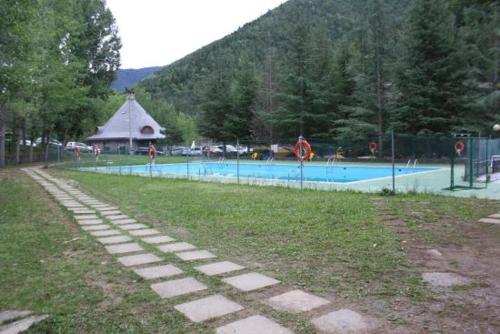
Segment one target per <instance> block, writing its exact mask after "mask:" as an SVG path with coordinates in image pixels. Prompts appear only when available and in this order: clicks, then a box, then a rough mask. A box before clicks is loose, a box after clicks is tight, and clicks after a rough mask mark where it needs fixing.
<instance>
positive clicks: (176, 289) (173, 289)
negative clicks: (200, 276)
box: [151, 277, 208, 298]
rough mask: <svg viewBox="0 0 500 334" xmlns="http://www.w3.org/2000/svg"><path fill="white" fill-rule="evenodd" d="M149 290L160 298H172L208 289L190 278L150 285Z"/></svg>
mask: <svg viewBox="0 0 500 334" xmlns="http://www.w3.org/2000/svg"><path fill="white" fill-rule="evenodd" d="M151 289H153V290H154V292H156V293H157V294H158V295H159V296H160V297H161V298H173V297H177V296H182V295H186V294H189V293H193V292H198V291H203V290H206V289H208V287H207V286H206V285H205V284H203V283H201V282H199V281H197V280H196V279H194V278H192V277H186V278H180V279H176V280H171V281H166V282H160V283H155V284H151Z"/></svg>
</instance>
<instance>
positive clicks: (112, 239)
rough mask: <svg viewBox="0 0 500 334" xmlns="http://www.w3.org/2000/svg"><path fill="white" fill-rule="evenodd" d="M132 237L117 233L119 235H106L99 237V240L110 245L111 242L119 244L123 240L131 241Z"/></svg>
mask: <svg viewBox="0 0 500 334" xmlns="http://www.w3.org/2000/svg"><path fill="white" fill-rule="evenodd" d="M131 240H132V238H131V237H127V236H126V235H117V236H111V237H104V238H98V239H97V241H99V242H100V243H101V244H105V245H109V244H119V243H121V242H127V241H131Z"/></svg>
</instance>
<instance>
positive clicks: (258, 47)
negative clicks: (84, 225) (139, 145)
mask: <svg viewBox="0 0 500 334" xmlns="http://www.w3.org/2000/svg"><path fill="white" fill-rule="evenodd" d="M498 7H499V6H498V4H497V3H496V2H493V1H472V0H470V1H469V0H446V1H438V2H436V1H423V0H412V1H410V0H406V1H396V0H374V1H367V0H362V1H353V0H338V1H331V0H313V1H311V0H290V1H288V2H286V3H285V4H284V5H282V6H280V7H278V8H277V9H275V10H273V11H270V12H268V13H267V14H266V15H264V16H262V17H261V18H259V19H257V20H255V21H254V22H251V23H249V24H247V25H245V26H243V27H242V28H241V29H239V30H238V31H236V32H235V33H233V34H231V35H229V36H226V37H225V38H223V39H221V40H219V41H216V42H214V43H212V44H210V45H208V46H206V47H204V48H202V49H200V50H198V51H196V52H194V53H192V54H191V55H189V56H187V57H185V58H183V59H181V60H179V61H177V62H175V63H173V64H171V65H169V66H166V67H164V68H162V69H161V70H160V71H159V72H158V74H157V75H155V76H153V77H150V78H148V79H146V80H144V81H142V82H141V83H140V86H141V87H143V88H144V89H145V90H146V91H148V92H150V93H151V95H152V97H153V99H155V100H165V101H169V102H170V103H172V104H173V105H174V107H175V108H176V109H177V110H179V111H181V112H184V113H186V114H189V115H196V117H198V116H200V117H199V118H198V119H199V120H200V122H199V128H200V133H201V134H202V135H204V136H206V137H209V138H211V139H214V140H219V141H223V140H229V139H228V137H231V136H235V134H234V132H235V131H233V130H234V124H235V121H236V120H241V122H242V123H243V124H244V125H243V126H246V127H247V129H243V128H241V126H242V125H241V124H240V125H239V126H238V129H237V131H236V132H237V133H238V135H241V134H243V135H242V136H243V137H247V135H248V133H250V134H251V136H252V138H253V139H256V140H266V141H269V140H272V139H271V138H272V137H275V138H277V137H280V138H295V137H296V136H297V135H298V134H300V133H303V134H304V135H305V136H307V137H308V138H314V139H331V138H334V137H339V138H346V137H352V136H355V137H356V138H360V139H361V138H369V137H373V136H377V137H378V138H379V144H380V145H381V143H382V138H383V135H384V134H385V133H386V131H387V130H388V129H397V130H399V131H403V132H409V133H414V134H417V133H418V134H424V133H441V134H443V133H444V134H450V133H451V132H453V131H455V130H457V129H461V128H464V127H465V128H468V129H469V130H474V131H478V132H479V131H481V133H484V132H485V131H488V130H489V129H490V127H491V123H492V122H493V121H494V120H495V119H496V118H497V117H498V116H497V114H498V107H497V105H498V101H497V100H496V99H495V97H496V96H497V95H498V94H496V93H495V92H497V91H498V90H499V86H498V85H499V84H498V72H499V60H498V59H499V52H500V47H499V43H500V42H499V38H500V36H499V34H498V26H499V25H498V17H499V15H500V14H498ZM241 59H245V61H247V62H249V63H251V64H252V68H253V70H254V74H253V75H251V76H252V77H254V78H257V79H258V80H259V82H258V84H257V89H256V92H255V95H254V101H253V103H247V105H252V107H251V108H247V111H246V114H243V113H242V110H241V109H238V108H237V107H236V106H235V105H234V104H233V103H231V101H232V102H234V100H233V97H231V94H232V93H234V91H233V90H232V89H231V87H233V89H234V86H233V85H234V80H235V78H237V77H238V76H240V73H239V72H240V71H241ZM221 64H223V66H221ZM221 68H223V72H224V74H223V77H224V78H225V79H224V82H221V76H220V75H219V74H220V73H221ZM249 87H250V88H249V91H253V87H254V86H253V83H252V84H250V85H249ZM251 95H253V94H251ZM249 96H250V95H249ZM228 97H229V99H228ZM228 123H231V124H232V125H231V126H229V128H231V129H230V130H228V129H226V130H224V129H225V127H226V126H228ZM380 151H382V150H380Z"/></svg>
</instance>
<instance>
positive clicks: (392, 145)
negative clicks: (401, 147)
mask: <svg viewBox="0 0 500 334" xmlns="http://www.w3.org/2000/svg"><path fill="white" fill-rule="evenodd" d="M395 151H396V148H395V143H394V130H392V131H391V162H392V193H393V194H396V166H395Z"/></svg>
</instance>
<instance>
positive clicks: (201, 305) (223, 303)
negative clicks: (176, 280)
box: [174, 295, 243, 322]
mask: <svg viewBox="0 0 500 334" xmlns="http://www.w3.org/2000/svg"><path fill="white" fill-rule="evenodd" d="M174 308H175V309H176V310H177V311H179V312H181V313H182V314H184V315H185V316H186V317H187V318H188V319H190V320H191V321H193V322H202V321H205V320H209V319H212V318H217V317H222V316H224V315H226V314H230V313H234V312H237V311H241V310H243V306H241V305H239V304H237V303H235V302H233V301H230V300H229V299H227V298H225V297H224V296H221V295H213V296H209V297H205V298H201V299H198V300H194V301H192V302H187V303H184V304H179V305H176V306H174Z"/></svg>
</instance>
